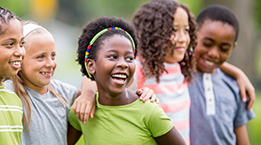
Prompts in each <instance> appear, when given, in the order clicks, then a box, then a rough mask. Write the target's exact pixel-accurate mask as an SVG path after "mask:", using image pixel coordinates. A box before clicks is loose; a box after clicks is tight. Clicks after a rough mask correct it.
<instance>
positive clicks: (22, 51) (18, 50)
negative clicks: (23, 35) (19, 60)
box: [14, 46, 25, 57]
mask: <svg viewBox="0 0 261 145" xmlns="http://www.w3.org/2000/svg"><path fill="white" fill-rule="evenodd" d="M14 55H15V56H16V57H23V56H24V55H25V49H24V47H23V46H18V47H16V48H15V51H14Z"/></svg>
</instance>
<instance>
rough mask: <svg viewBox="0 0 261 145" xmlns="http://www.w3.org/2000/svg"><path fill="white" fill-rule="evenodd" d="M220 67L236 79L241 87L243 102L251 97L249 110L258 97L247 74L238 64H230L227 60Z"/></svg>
mask: <svg viewBox="0 0 261 145" xmlns="http://www.w3.org/2000/svg"><path fill="white" fill-rule="evenodd" d="M220 69H221V70H222V71H223V72H224V73H226V74H227V75H229V76H231V77H233V78H235V79H236V81H237V84H238V87H239V89H240V95H241V99H242V101H243V102H246V101H247V97H248V98H249V102H248V104H247V110H249V109H250V108H251V107H252V106H253V104H254V102H255V99H256V95H255V88H254V86H253V85H252V83H251V82H250V80H249V79H248V77H247V76H246V74H245V73H244V72H243V71H242V70H240V69H239V68H237V67H236V66H234V65H232V64H229V63H227V62H225V63H223V64H222V65H221V66H220Z"/></svg>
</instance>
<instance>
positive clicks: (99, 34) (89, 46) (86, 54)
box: [84, 27, 136, 78]
mask: <svg viewBox="0 0 261 145" xmlns="http://www.w3.org/2000/svg"><path fill="white" fill-rule="evenodd" d="M110 30H120V31H123V32H125V33H126V34H127V35H128V36H129V38H130V39H131V42H132V45H133V48H134V50H133V53H134V56H135V52H136V48H135V43H134V40H133V39H132V37H131V35H130V34H129V33H128V32H127V31H124V29H122V28H119V27H109V28H105V29H103V30H101V31H100V32H99V33H97V34H96V35H95V36H94V37H93V38H92V40H91V41H90V43H89V45H88V47H87V49H86V52H85V58H84V65H85V69H86V72H87V74H88V76H89V77H90V78H91V74H90V73H89V71H88V69H87V66H86V62H87V60H88V55H89V53H90V50H91V48H92V45H93V43H94V42H95V41H96V40H97V39H98V38H99V37H100V36H101V35H102V34H104V33H105V32H108V31H110Z"/></svg>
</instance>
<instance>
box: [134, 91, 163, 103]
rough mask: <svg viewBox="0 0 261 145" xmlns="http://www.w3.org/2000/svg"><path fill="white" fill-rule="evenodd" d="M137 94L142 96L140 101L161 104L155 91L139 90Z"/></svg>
mask: <svg viewBox="0 0 261 145" xmlns="http://www.w3.org/2000/svg"><path fill="white" fill-rule="evenodd" d="M136 94H138V95H139V96H140V100H142V101H143V102H146V101H147V100H148V99H150V101H151V102H156V103H159V99H158V98H157V97H156V95H155V94H154V92H153V90H151V89H149V88H148V87H145V88H142V89H139V90H137V91H136Z"/></svg>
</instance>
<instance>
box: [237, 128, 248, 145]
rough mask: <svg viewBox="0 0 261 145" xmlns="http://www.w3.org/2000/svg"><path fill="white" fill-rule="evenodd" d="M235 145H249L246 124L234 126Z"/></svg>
mask: <svg viewBox="0 0 261 145" xmlns="http://www.w3.org/2000/svg"><path fill="white" fill-rule="evenodd" d="M234 132H235V134H236V139H237V140H236V144H237V145H250V143H249V138H248V134H247V128H246V125H242V126H239V127H236V128H234Z"/></svg>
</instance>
